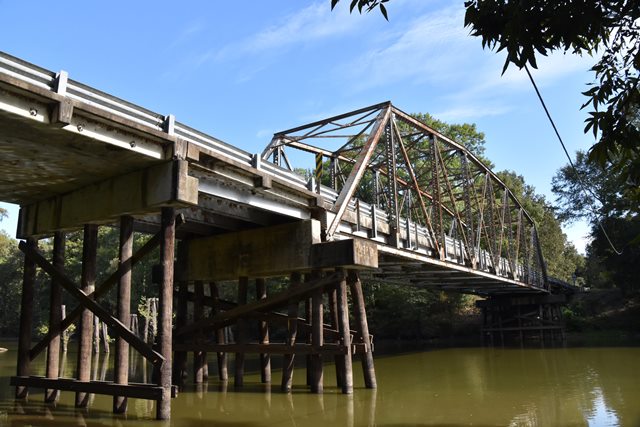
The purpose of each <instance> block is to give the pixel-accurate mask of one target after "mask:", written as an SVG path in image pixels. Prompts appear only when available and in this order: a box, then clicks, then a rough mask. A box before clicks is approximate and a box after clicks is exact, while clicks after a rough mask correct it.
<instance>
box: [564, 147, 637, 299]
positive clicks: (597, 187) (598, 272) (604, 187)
mask: <svg viewBox="0 0 640 427" xmlns="http://www.w3.org/2000/svg"><path fill="white" fill-rule="evenodd" d="M581 180H582V181H585V184H586V186H587V187H589V188H590V189H591V191H590V192H589V193H588V194H586V195H585V194H584V193H583V192H581V191H580V189H581V187H582V185H583V184H582V183H581ZM620 180H621V173H620V171H619V170H617V169H612V170H609V171H603V170H601V169H600V168H598V167H596V166H594V165H593V164H592V163H589V162H588V161H587V156H586V154H585V153H584V152H581V151H579V152H578V153H577V154H576V162H575V169H574V168H573V167H571V166H569V165H566V166H564V167H563V168H561V169H560V170H559V171H558V172H557V173H556V175H555V176H554V177H553V181H552V190H553V192H554V193H555V194H556V196H557V203H558V204H559V214H560V216H561V217H562V218H566V219H568V220H575V219H586V220H588V221H589V222H590V224H591V237H592V238H593V240H592V242H591V244H590V245H589V247H588V248H587V260H586V265H587V268H586V270H585V275H586V281H587V284H588V285H589V286H592V287H611V286H615V287H618V288H620V289H622V290H623V291H632V290H638V289H640V286H639V285H638V283H637V282H638V280H637V273H636V271H637V265H638V263H640V239H639V238H638V237H637V236H640V215H639V214H638V213H636V212H634V211H633V208H634V202H633V199H634V197H637V192H639V191H640V189H638V188H637V187H634V188H631V187H627V186H621V185H620ZM630 192H635V193H636V195H635V196H633V195H630V194H629V193H630ZM605 231H606V233H607V234H606V235H605ZM609 240H611V242H612V243H613V246H615V247H616V249H618V250H621V251H622V255H621V256H620V255H617V254H616V253H615V251H614V249H613V247H612V245H611V244H610V242H609Z"/></svg>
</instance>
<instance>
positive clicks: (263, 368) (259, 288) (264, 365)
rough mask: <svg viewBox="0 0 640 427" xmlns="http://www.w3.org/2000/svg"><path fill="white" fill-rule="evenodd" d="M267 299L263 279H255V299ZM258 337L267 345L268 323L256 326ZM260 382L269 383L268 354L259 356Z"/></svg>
mask: <svg viewBox="0 0 640 427" xmlns="http://www.w3.org/2000/svg"><path fill="white" fill-rule="evenodd" d="M266 298H267V283H266V281H265V279H262V278H258V279H256V299H257V300H263V299H266ZM258 336H259V338H260V341H259V342H260V344H269V323H268V322H267V321H266V320H261V321H260V322H259V324H258ZM260 381H262V383H263V384H268V383H270V382H271V356H270V355H269V354H268V353H261V354H260Z"/></svg>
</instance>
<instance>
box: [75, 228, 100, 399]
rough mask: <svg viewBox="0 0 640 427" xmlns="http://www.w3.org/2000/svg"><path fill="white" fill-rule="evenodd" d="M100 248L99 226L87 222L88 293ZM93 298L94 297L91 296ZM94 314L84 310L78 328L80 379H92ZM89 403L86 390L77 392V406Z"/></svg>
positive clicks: (84, 243) (85, 283) (84, 263)
mask: <svg viewBox="0 0 640 427" xmlns="http://www.w3.org/2000/svg"><path fill="white" fill-rule="evenodd" d="M97 250H98V226H97V225H94V224H87V225H85V226H84V237H83V241H82V277H81V279H80V287H81V289H80V290H81V291H82V292H84V293H85V294H86V295H90V294H92V293H93V291H94V288H95V282H96V256H97ZM89 298H91V299H93V298H92V297H89ZM93 317H94V314H93V313H92V312H91V311H90V310H89V309H87V308H85V309H84V310H82V315H81V317H80V327H79V330H78V359H77V372H78V374H77V378H78V381H82V382H89V381H90V380H91V341H92V336H93ZM88 403H89V394H88V393H86V392H84V391H79V392H77V393H76V408H85V407H86V406H87V404H88Z"/></svg>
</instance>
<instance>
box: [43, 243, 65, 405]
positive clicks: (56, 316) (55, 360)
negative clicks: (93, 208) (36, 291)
mask: <svg viewBox="0 0 640 427" xmlns="http://www.w3.org/2000/svg"><path fill="white" fill-rule="evenodd" d="M64 249H65V234H64V233H63V232H61V231H58V232H56V233H55V234H54V236H53V265H54V266H55V267H57V268H59V269H60V270H64ZM61 323H62V287H61V286H60V284H59V283H58V281H57V280H56V279H51V290H50V298H49V331H50V332H51V335H52V339H51V342H50V343H49V346H48V347H47V368H46V369H47V378H52V379H54V378H58V377H59V370H60V347H61V345H60V331H61V329H62V328H61ZM59 394H60V393H59V391H58V390H49V389H47V390H45V392H44V401H45V402H47V403H53V402H55V401H57V400H58V396H59Z"/></svg>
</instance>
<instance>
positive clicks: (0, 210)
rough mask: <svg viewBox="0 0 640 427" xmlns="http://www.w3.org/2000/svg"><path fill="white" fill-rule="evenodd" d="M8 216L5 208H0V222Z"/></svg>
mask: <svg viewBox="0 0 640 427" xmlns="http://www.w3.org/2000/svg"><path fill="white" fill-rule="evenodd" d="M8 216H9V213H8V212H7V210H6V209H5V208H0V222H2V220H3V219H5V218H7V217H8Z"/></svg>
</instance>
